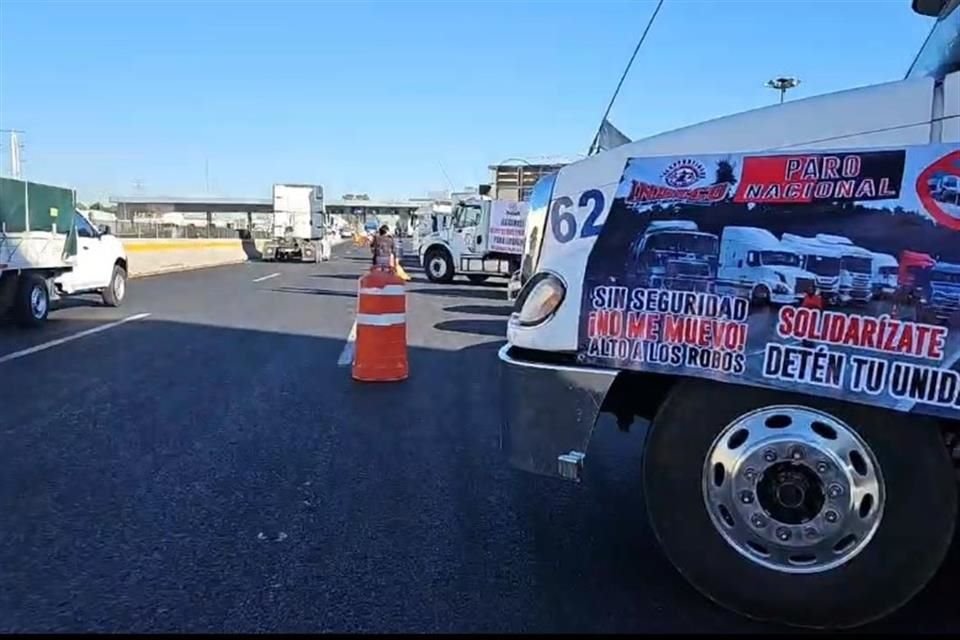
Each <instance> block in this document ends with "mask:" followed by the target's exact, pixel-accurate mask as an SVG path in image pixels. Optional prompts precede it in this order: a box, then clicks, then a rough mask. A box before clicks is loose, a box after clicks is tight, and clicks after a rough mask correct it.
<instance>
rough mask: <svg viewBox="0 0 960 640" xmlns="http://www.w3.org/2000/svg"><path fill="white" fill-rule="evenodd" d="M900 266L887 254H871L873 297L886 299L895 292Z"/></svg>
mask: <svg viewBox="0 0 960 640" xmlns="http://www.w3.org/2000/svg"><path fill="white" fill-rule="evenodd" d="M899 271H900V264H899V263H898V262H897V259H896V258H894V257H893V256H892V255H890V254H889V253H878V252H876V251H874V252H873V297H874V298H888V297H890V296H892V295H893V294H894V292H896V290H897V273H898V272H899Z"/></svg>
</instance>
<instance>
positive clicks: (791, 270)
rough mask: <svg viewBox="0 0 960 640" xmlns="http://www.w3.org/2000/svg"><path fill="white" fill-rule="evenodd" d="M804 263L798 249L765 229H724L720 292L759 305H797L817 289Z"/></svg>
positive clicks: (718, 285) (719, 282)
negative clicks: (746, 298) (807, 294)
mask: <svg viewBox="0 0 960 640" xmlns="http://www.w3.org/2000/svg"><path fill="white" fill-rule="evenodd" d="M801 262H802V259H801V257H800V255H799V254H798V253H797V252H796V251H795V250H793V249H792V248H790V247H789V246H787V245H786V244H784V243H783V242H781V241H780V240H778V239H777V236H775V235H773V234H772V233H771V232H770V231H767V230H766V229H759V228H757V227H734V226H730V227H725V228H724V230H723V233H722V234H721V235H720V266H719V269H718V272H717V292H718V293H720V292H724V293H727V294H729V295H741V296H746V297H749V298H750V299H751V300H752V301H753V302H754V303H756V304H767V303H771V302H772V303H774V304H795V303H797V302H799V301H800V300H801V299H802V298H803V296H804V294H805V293H807V292H808V291H813V289H814V288H815V286H816V276H815V275H814V274H812V273H810V272H809V271H805V270H804V269H803V268H801V266H800V265H801Z"/></svg>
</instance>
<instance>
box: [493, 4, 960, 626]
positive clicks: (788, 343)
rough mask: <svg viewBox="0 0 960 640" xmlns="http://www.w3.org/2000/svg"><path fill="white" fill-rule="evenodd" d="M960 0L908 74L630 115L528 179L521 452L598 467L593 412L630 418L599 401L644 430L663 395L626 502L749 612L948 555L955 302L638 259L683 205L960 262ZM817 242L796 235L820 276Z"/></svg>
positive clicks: (731, 602) (956, 404) (512, 362)
mask: <svg viewBox="0 0 960 640" xmlns="http://www.w3.org/2000/svg"><path fill="white" fill-rule="evenodd" d="M958 5H960V0H949V1H947V2H937V1H935V0H915V1H914V9H915V10H917V11H919V12H921V13H924V14H930V13H931V12H932V11H933V10H934V9H936V10H938V11H941V13H940V15H939V17H938V20H937V22H936V24H935V26H934V28H933V29H934V31H933V33H932V34H931V36H930V38H929V39H928V40H927V42H926V44H925V45H924V47H923V49H922V50H921V51H920V53H919V55H918V56H917V59H916V62H915V63H914V65H913V67H912V69H911V71H910V72H909V73H908V76H907V77H906V78H905V79H904V80H902V81H899V82H891V83H887V84H881V85H878V86H870V87H863V88H857V89H852V90H848V91H842V92H839V93H835V94H831V95H823V96H818V97H812V98H807V99H803V100H796V101H793V102H788V103H786V104H782V105H777V106H771V107H767V108H762V109H757V110H753V111H748V112H745V113H740V114H736V115H732V116H728V117H724V118H719V119H716V120H711V121H709V122H704V123H701V124H697V125H693V126H689V127H686V128H683V129H679V130H676V131H672V132H669V133H664V134H661V135H657V136H653V137H651V138H648V139H645V140H640V141H636V142H633V143H630V144H626V145H623V146H620V147H617V148H615V149H613V150H610V151H607V152H605V153H601V154H598V155H595V156H592V157H590V158H587V159H584V160H581V161H579V162H576V163H573V164H570V165H568V166H566V167H564V168H562V169H561V170H560V171H559V172H558V173H556V174H553V175H551V176H547V177H545V178H543V179H541V180H540V182H539V183H538V184H537V185H536V187H535V188H534V190H533V193H532V196H531V200H530V214H529V219H528V224H527V234H528V235H527V242H526V244H525V253H524V257H523V272H524V273H523V275H522V278H521V282H522V283H523V286H522V289H521V290H520V292H519V295H518V297H517V299H516V302H515V304H514V312H513V314H512V315H511V317H510V319H509V322H508V327H507V344H505V345H504V347H503V348H502V349H501V350H500V360H501V374H502V375H501V382H502V397H503V401H504V425H503V426H504V431H503V434H502V437H501V442H502V444H503V447H504V449H505V453H506V454H507V455H508V457H509V460H510V462H511V463H512V464H513V465H514V466H515V467H517V468H520V469H524V470H528V471H532V472H536V473H541V474H545V475H553V476H558V477H562V478H567V479H570V480H574V481H581V480H585V481H589V479H590V476H589V473H590V472H589V465H587V464H586V462H587V460H588V459H589V453H588V445H589V443H590V439H591V436H592V434H593V432H594V430H595V429H607V428H610V427H611V426H612V425H613V424H614V421H613V420H607V419H604V420H600V419H599V418H600V416H601V414H609V415H612V416H613V417H615V418H616V424H618V426H620V427H621V430H624V431H625V430H627V428H628V427H629V425H630V423H631V422H632V421H633V420H634V419H635V418H641V419H643V420H646V421H649V424H650V426H649V429H648V431H647V434H646V438H645V444H644V454H643V461H642V464H639V462H640V461H638V465H637V467H638V469H641V470H642V475H643V486H644V489H643V495H637V496H636V497H635V499H636V504H624V505H622V508H623V509H627V510H633V509H640V508H644V507H643V504H642V503H644V502H645V508H646V512H647V514H648V517H649V519H650V523H651V526H652V529H653V531H654V533H655V534H656V537H657V539H658V540H659V542H660V544H661V546H662V548H663V550H664V552H665V554H666V556H667V557H668V558H669V559H670V561H671V562H672V563H673V564H674V565H675V566H676V567H677V569H678V570H679V572H680V573H681V574H683V576H684V577H685V578H686V579H687V580H688V581H689V582H690V583H692V584H693V585H694V586H695V587H696V588H697V589H699V590H700V591H701V592H703V593H704V594H706V595H707V596H708V597H709V598H711V599H713V600H715V601H716V602H718V603H720V604H721V605H723V606H725V607H728V608H730V609H732V610H734V611H737V612H739V613H742V614H744V615H747V616H751V617H754V618H759V619H764V620H770V621H776V622H781V623H787V624H792V625H799V626H808V627H818V628H823V627H826V628H837V627H851V626H856V625H860V624H863V623H865V622H868V621H871V620H874V619H877V618H879V617H882V616H884V615H886V614H888V613H890V612H891V611H893V610H895V609H897V608H898V607H900V606H901V605H903V604H904V603H905V602H907V601H908V600H910V598H912V597H913V596H914V595H915V594H916V593H917V592H918V591H919V590H920V589H922V588H923V586H924V585H925V584H926V583H927V581H928V580H930V578H931V577H932V576H933V575H934V573H935V572H936V571H937V569H938V567H939V566H940V565H941V563H942V561H943V559H944V557H945V555H946V553H947V550H948V548H949V547H950V544H951V542H952V540H953V534H954V529H955V525H956V518H957V477H956V474H955V470H954V467H955V465H954V462H955V460H954V458H955V457H956V451H957V450H958V449H960V447H956V446H955V445H956V444H958V443H960V370H958V369H960V367H958V364H957V363H958V361H960V338H958V337H957V335H955V332H957V331H958V330H960V328H958V327H957V326H956V325H955V324H954V323H955V322H956V320H957V318H956V314H954V316H951V317H948V318H943V319H942V321H941V322H937V323H933V322H930V323H926V322H923V321H922V320H920V319H919V318H922V317H923V316H922V313H921V312H922V309H920V308H918V307H917V306H916V305H917V304H919V303H918V302H916V301H915V300H912V299H911V298H910V297H908V296H897V295H895V296H894V300H885V299H878V300H869V301H864V303H863V304H861V305H856V306H852V305H845V306H841V307H832V306H830V305H828V304H824V302H823V300H819V301H818V299H817V297H816V296H812V297H810V299H809V300H808V299H807V298H804V299H803V300H802V301H801V300H794V301H789V300H784V302H785V303H786V304H783V305H782V306H778V307H773V308H771V307H769V306H767V305H755V304H754V305H752V304H751V300H750V296H749V294H747V293H745V292H744V293H740V294H724V293H723V292H721V291H717V290H716V288H715V287H710V286H703V287H695V288H691V287H674V286H673V285H672V284H671V280H670V279H669V278H668V279H663V280H661V281H658V282H654V281H652V280H650V279H646V280H645V279H643V278H638V277H636V275H635V274H633V273H632V269H631V267H630V265H631V264H632V262H633V259H632V255H631V249H632V247H634V245H635V243H636V241H637V239H638V238H642V237H643V236H644V234H645V233H646V231H647V229H648V227H650V226H651V225H656V224H659V223H662V222H666V221H681V220H682V221H685V224H689V225H690V226H691V228H693V226H692V225H693V224H695V225H696V228H697V229H698V231H699V232H701V233H705V234H713V235H714V236H721V237H722V235H723V232H724V229H725V228H727V227H733V226H739V227H753V228H757V229H766V230H767V231H769V232H770V233H771V234H773V235H775V236H776V237H778V238H780V239H781V241H785V240H786V239H790V238H793V239H794V240H796V239H797V238H816V237H817V236H818V235H819V237H820V238H824V237H827V238H828V239H836V238H840V237H842V238H846V239H849V242H850V245H851V246H855V247H858V248H862V249H863V250H865V251H871V252H876V253H884V254H889V255H892V256H899V255H902V254H903V252H904V251H911V250H912V251H922V252H924V253H925V254H929V255H930V256H935V257H936V258H935V260H934V262H937V263H942V264H943V265H944V266H943V268H942V269H941V270H942V271H945V272H946V271H947V266H948V265H953V264H958V263H960V217H958V216H956V215H954V213H953V211H952V209H951V208H950V206H949V203H947V204H944V203H943V202H942V200H943V198H942V197H940V195H939V192H934V191H935V190H934V189H932V188H931V186H930V185H931V184H936V180H933V179H932V178H933V177H934V176H936V175H941V174H951V175H960V9H958ZM801 244H802V243H800V244H797V243H793V246H794V247H796V250H791V251H793V252H794V253H795V254H796V255H797V256H800V257H804V261H803V264H804V265H805V267H804V268H805V270H806V271H808V272H810V273H811V274H812V275H814V276H815V277H817V287H818V288H820V287H821V286H825V284H826V282H823V283H821V282H820V275H821V271H820V270H818V269H817V268H816V267H815V265H813V264H812V260H813V258H814V257H816V256H815V255H813V253H816V252H811V250H810V249H809V247H804V246H801ZM824 246H827V245H824ZM838 248H839V247H838ZM801 250H802V251H801ZM677 251H680V248H675V249H674V252H677ZM687 253H690V252H689V251H688V252H687ZM695 253H696V255H697V259H698V260H699V261H700V262H704V263H708V264H709V263H710V262H711V260H712V258H711V257H710V256H709V252H707V251H706V250H705V249H704V250H698V251H697V252H695ZM825 255H827V254H825ZM830 255H832V254H830ZM871 255H872V254H871ZM827 257H828V258H829V257H830V256H829V255H827ZM807 258H809V259H807ZM830 259H831V260H832V258H830ZM834 262H835V260H834ZM833 266H836V264H834V265H833ZM704 273H709V271H704ZM866 273H867V274H869V269H867V270H866ZM806 277H808V278H809V276H806ZM830 277H831V278H832V279H831V283H833V282H835V280H836V274H833V275H831V276H830ZM867 277H868V278H869V277H870V276H869V275H868V276H867ZM950 277H953V276H952V275H951V276H950ZM821 297H826V291H822V292H821Z"/></svg>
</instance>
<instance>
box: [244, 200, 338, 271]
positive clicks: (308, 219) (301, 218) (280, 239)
mask: <svg viewBox="0 0 960 640" xmlns="http://www.w3.org/2000/svg"><path fill="white" fill-rule="evenodd" d="M272 215H273V222H272V230H273V237H272V238H271V239H270V240H269V241H267V243H266V244H265V245H264V247H263V249H262V250H261V255H262V256H263V259H264V260H267V261H271V260H277V261H281V262H288V261H299V262H319V261H320V259H321V256H322V255H323V251H322V247H321V242H329V239H328V238H327V227H328V225H327V217H326V211H325V209H324V204H323V187H321V186H319V185H308V184H275V185H273V214H272Z"/></svg>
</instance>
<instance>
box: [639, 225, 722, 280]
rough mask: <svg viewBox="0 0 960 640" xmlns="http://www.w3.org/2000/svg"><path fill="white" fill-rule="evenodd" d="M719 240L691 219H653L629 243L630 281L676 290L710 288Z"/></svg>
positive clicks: (713, 278)
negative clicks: (701, 229) (644, 229)
mask: <svg viewBox="0 0 960 640" xmlns="http://www.w3.org/2000/svg"><path fill="white" fill-rule="evenodd" d="M718 251H719V240H718V239H717V236H716V235H715V234H712V233H706V232H703V231H700V230H699V228H698V227H697V224H696V223H695V222H693V221H692V220H656V221H654V222H651V223H650V224H649V226H648V227H647V229H646V231H645V232H644V233H643V234H642V235H640V236H638V237H637V238H636V240H634V241H633V244H632V245H631V247H630V253H629V256H628V258H627V260H628V264H627V265H626V268H625V276H626V278H627V279H628V280H629V281H632V282H636V283H638V284H640V285H641V286H647V287H663V288H665V289H673V290H678V291H712V290H713V286H714V282H715V280H716V276H717V254H718Z"/></svg>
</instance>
